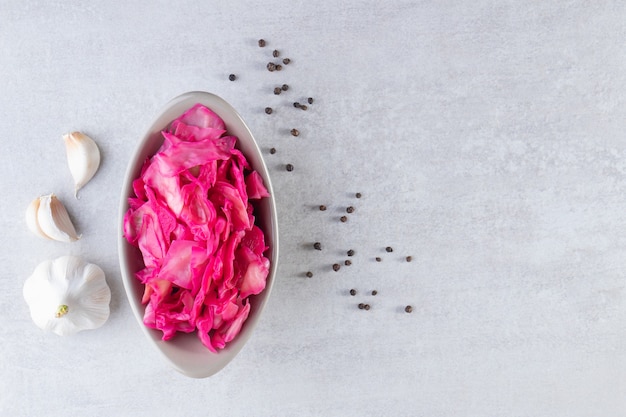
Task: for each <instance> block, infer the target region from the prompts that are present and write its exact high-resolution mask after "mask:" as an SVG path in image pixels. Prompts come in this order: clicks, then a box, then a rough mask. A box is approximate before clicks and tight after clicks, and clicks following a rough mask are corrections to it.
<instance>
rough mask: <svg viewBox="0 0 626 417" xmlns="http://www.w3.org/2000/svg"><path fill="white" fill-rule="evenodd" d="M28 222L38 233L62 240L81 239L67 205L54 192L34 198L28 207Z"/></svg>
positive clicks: (31, 228)
mask: <svg viewBox="0 0 626 417" xmlns="http://www.w3.org/2000/svg"><path fill="white" fill-rule="evenodd" d="M26 224H27V225H28V228H29V229H30V230H32V231H33V233H35V234H36V235H39V236H41V237H45V238H48V239H53V240H58V241H60V242H74V241H75V240H78V239H80V236H79V235H78V234H77V233H76V229H75V228H74V224H73V223H72V220H71V219H70V216H69V214H68V212H67V210H66V209H65V206H64V205H63V203H62V202H61V200H59V199H58V198H57V196H55V195H54V194H48V195H44V196H41V197H38V198H36V199H35V200H33V202H32V203H30V205H29V206H28V208H27V209H26Z"/></svg>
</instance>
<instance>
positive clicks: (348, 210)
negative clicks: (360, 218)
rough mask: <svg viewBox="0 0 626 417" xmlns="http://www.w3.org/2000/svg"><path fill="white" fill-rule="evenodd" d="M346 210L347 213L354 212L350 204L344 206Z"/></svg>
mask: <svg viewBox="0 0 626 417" xmlns="http://www.w3.org/2000/svg"><path fill="white" fill-rule="evenodd" d="M346 211H347V212H348V213H354V207H352V206H350V207H348V208H346Z"/></svg>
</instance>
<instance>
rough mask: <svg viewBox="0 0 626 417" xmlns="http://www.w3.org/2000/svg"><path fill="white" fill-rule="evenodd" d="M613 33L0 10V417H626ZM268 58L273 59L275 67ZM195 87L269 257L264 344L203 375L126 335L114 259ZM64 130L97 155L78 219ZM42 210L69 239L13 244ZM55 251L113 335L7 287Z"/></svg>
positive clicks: (164, 10)
mask: <svg viewBox="0 0 626 417" xmlns="http://www.w3.org/2000/svg"><path fill="white" fill-rule="evenodd" d="M212 3H215V4H212ZM625 22H626V5H625V4H624V3H623V2H619V1H594V2H588V1H553V2H542V1H526V2H521V1H520V2H513V1H507V2H494V1H486V0H478V1H456V2H453V1H438V2H436V1H432V2H427V1H403V2H401V1H393V2H375V1H356V0H349V1H346V2H341V5H333V4H331V3H330V2H328V5H323V4H319V3H318V4H316V3H315V2H302V1H296V2H287V1H280V0H270V1H267V2H261V3H260V2H251V1H248V2H247V1H231V2H221V3H217V2H197V1H195V2H193V1H176V2H174V1H158V2H148V1H137V2H122V1H111V2H104V1H95V2H77V1H66V2H61V1H50V2H37V1H30V0H29V1H8V0H4V1H2V3H0V52H1V55H0V80H2V89H1V91H2V94H1V95H0V114H1V115H2V116H1V120H2V133H1V134H0V138H1V139H0V141H1V144H2V150H1V152H0V178H2V190H3V197H2V198H1V199H0V222H1V226H2V230H3V231H4V234H3V236H4V238H5V243H4V245H3V246H2V247H3V249H4V250H2V251H1V252H0V263H1V264H2V265H3V267H2V274H0V277H1V278H0V279H1V280H2V283H3V291H2V292H1V294H0V311H1V312H2V314H0V324H1V325H2V329H3V332H2V336H1V337H0V358H1V360H0V393H1V395H0V410H1V413H0V414H2V415H12V416H39V415H46V416H64V417H69V416H86V415H90V416H165V415H187V416H205V415H216V416H218V415H228V416H244V415H246V416H248V415H258V416H281V417H286V416H322V415H323V416H353V415H354V416H383V415H389V416H428V417H438V416H442V417H443V416H447V417H449V416H482V417H484V416H494V417H495V416H498V417H500V416H533V417H537V416H546V417H548V416H549V417H557V416H567V417H583V416H589V417H591V416H594V417H595V416H616V417H617V416H623V415H624V414H625V413H626V396H625V395H624V393H625V392H624V391H625V389H626V326H625V323H626V302H625V300H626V298H625V297H626V291H625V284H624V278H625V272H624V271H625V270H626V258H625V257H624V253H625V251H626V238H625V237H624V236H625V233H624V230H625V229H626V197H625V195H624V192H625V191H626V137H625V135H624V127H625V124H626V123H625V122H626V103H625V101H626V57H625V54H626V52H625V49H624V40H625V39H626V24H625ZM261 37H263V38H265V39H266V40H267V47H266V48H264V49H261V48H259V47H258V46H257V45H256V41H257V39H258V38H261ZM275 48H276V49H278V50H280V52H281V58H282V57H289V58H291V60H292V62H291V64H289V65H287V66H284V68H283V71H281V72H274V73H269V72H268V71H266V70H265V69H264V68H265V64H266V63H267V62H268V61H270V60H271V59H272V57H271V51H272V50H273V49H275ZM230 73H235V74H237V76H238V79H237V80H236V81H235V82H230V81H228V74H230ZM283 83H287V84H289V85H290V87H291V88H290V89H289V90H288V91H287V92H284V93H283V94H281V95H280V96H275V95H273V93H272V90H273V88H274V87H275V86H277V85H281V84H283ZM190 90H206V91H211V92H213V93H216V94H218V95H220V96H222V97H223V98H225V99H226V100H228V101H229V102H231V104H233V105H234V106H235V107H236V108H237V109H238V110H239V111H240V113H241V115H242V116H243V118H244V119H245V120H246V121H247V123H248V124H249V125H250V127H251V129H252V130H253V132H254V134H255V136H256V138H257V140H258V141H259V144H260V145H261V147H262V148H263V149H264V151H265V153H266V155H267V157H266V162H267V163H268V166H269V167H270V169H271V171H272V180H273V184H274V188H275V194H276V200H277V203H278V208H279V216H280V228H281V239H282V245H281V260H280V270H279V275H278V279H277V281H276V284H275V286H274V290H273V293H272V297H271V299H270V302H269V304H268V307H267V309H266V311H265V315H264V317H263V318H262V320H261V323H260V325H259V327H258V328H257V330H256V332H255V334H254V336H253V337H252V339H251V340H250V342H249V343H248V345H247V346H246V347H245V348H244V349H243V351H242V352H241V353H240V355H239V356H238V357H237V358H236V359H235V361H234V362H232V363H231V364H230V365H229V366H227V367H226V368H225V369H224V370H223V371H222V372H220V373H219V374H217V375H216V376H214V377H212V378H209V379H205V380H193V379H188V378H186V377H183V376H181V375H179V374H177V373H176V372H175V371H173V370H171V369H170V368H168V367H167V365H166V364H165V362H164V361H162V360H161V358H160V357H159V356H158V354H157V352H156V351H154V350H153V349H152V348H151V346H150V345H149V344H148V343H147V341H146V340H144V336H143V334H142V332H141V331H140V328H139V325H138V324H137V323H136V322H135V320H134V318H133V316H132V313H131V311H130V307H129V305H128V302H127V300H126V298H125V293H124V289H123V286H122V283H121V277H120V273H119V267H118V260H117V248H116V240H117V237H118V235H119V234H120V233H121V231H120V228H119V224H118V212H117V210H118V205H119V198H120V188H121V184H122V179H123V175H124V170H125V168H126V164H127V163H128V158H129V154H130V153H131V152H132V150H133V149H134V147H135V144H136V142H137V141H138V138H139V137H141V135H142V134H143V132H144V129H145V128H146V127H147V126H148V125H149V124H150V122H151V121H152V118H153V117H154V115H156V113H157V112H158V110H159V109H160V108H161V107H162V106H163V105H164V104H165V103H166V102H167V101H168V100H169V99H171V98H173V97H174V96H177V95H178V94H181V93H183V92H185V91H190ZM309 96H312V97H314V98H315V102H314V103H313V104H312V105H310V106H309V109H308V110H307V111H306V112H304V111H301V110H298V109H295V108H293V107H292V106H291V103H292V102H293V101H300V102H302V101H303V100H304V99H305V98H306V97H309ZM266 106H271V107H273V108H274V110H275V111H274V113H273V114H272V115H269V116H268V115H266V114H265V113H264V111H263V109H264V108H265V107H266ZM294 127H295V128H298V129H299V130H300V132H301V134H300V136H299V137H298V138H293V137H291V136H290V135H289V133H288V131H289V130H290V129H291V128H294ZM70 130H82V131H84V132H85V133H88V134H89V135H91V136H92V137H93V138H94V139H96V140H97V141H98V143H99V145H100V148H101V150H102V155H103V160H102V166H101V169H100V171H99V172H98V174H97V175H96V177H95V178H94V179H93V180H92V182H91V183H89V184H88V185H87V186H86V187H85V188H84V190H83V191H82V192H81V193H80V199H79V200H75V199H74V198H73V189H72V180H71V177H70V174H69V170H68V168H67V166H66V162H65V154H64V149H63V144H62V141H61V135H62V134H63V133H66V132H67V131H70ZM270 147H276V149H277V153H276V154H275V155H270V154H269V152H268V149H269V148H270ZM286 163H292V164H293V165H294V166H295V169H294V171H293V172H286V171H285V170H284V165H285V164H286ZM50 192H54V193H56V194H57V195H58V196H59V197H60V198H61V199H62V200H63V201H64V202H65V203H66V206H67V208H68V210H69V212H70V214H71V215H72V217H73V218H74V220H75V224H76V226H77V229H78V230H79V231H80V233H82V234H83V238H82V239H81V240H80V241H79V242H76V243H73V244H61V243H54V242H48V241H43V240H41V239H39V238H37V237H36V236H34V235H32V234H31V233H30V232H29V231H28V230H27V228H26V225H25V222H24V212H25V209H26V206H27V205H28V203H29V202H30V201H31V200H32V199H33V198H35V197H36V196H38V195H41V194H47V193H50ZM355 192H362V193H363V197H362V198H361V199H359V200H357V199H355V198H354V197H353V195H354V193H355ZM319 204H325V205H327V206H328V210H327V211H325V212H320V211H319V210H317V209H316V207H317V206H318V205H319ZM348 205H353V206H354V207H355V208H356V211H355V212H354V213H352V214H349V215H348V216H349V221H348V222H346V223H341V222H340V221H339V220H338V218H339V217H340V216H341V215H342V213H343V212H344V210H345V207H347V206H348ZM315 241H321V242H323V244H324V250H323V251H322V252H319V251H315V250H312V248H311V245H312V243H313V242H315ZM388 245H390V246H392V247H393V248H394V251H393V252H392V253H387V252H385V250H384V248H385V247H386V246H388ZM351 248H352V249H354V250H355V251H356V254H355V256H354V257H353V258H351V259H352V262H353V264H352V265H351V266H342V268H341V270H340V271H338V272H334V271H332V267H331V265H332V264H333V263H335V262H341V263H343V261H344V260H345V259H347V257H346V256H345V251H346V250H348V249H351ZM65 254H74V255H80V256H82V257H84V258H85V259H87V260H89V261H91V262H94V263H97V264H99V265H100V266H101V267H102V268H103V269H104V270H105V272H106V274H107V280H108V283H109V285H110V286H111V289H112V293H113V298H112V302H111V308H112V314H111V317H110V319H109V321H108V322H107V324H106V325H105V326H104V327H102V328H100V329H97V330H93V331H86V332H83V333H80V334H78V335H76V336H73V337H68V338H60V337H57V336H55V335H52V334H44V333H43V332H41V331H40V330H39V329H38V328H37V327H35V325H34V324H33V323H32V322H31V320H30V317H29V313H28V308H27V306H26V304H25V302H24V301H23V298H22V285H23V282H24V280H25V279H26V277H28V276H29V275H30V273H31V272H32V270H33V269H34V268H35V266H36V265H37V264H38V263H39V262H41V261H43V260H45V259H51V258H54V257H57V256H61V255H65ZM407 255H411V256H412V257H413V261H412V262H411V263H407V262H405V261H404V257H405V256H407ZM377 256H380V257H381V258H382V259H383V261H382V262H380V263H377V262H375V261H374V258H375V257H377ZM308 270H311V271H312V272H313V273H314V277H313V278H310V279H308V278H305V277H304V273H305V272H306V271H308ZM350 288H355V289H357V290H358V294H357V295H356V296H354V297H352V296H350V295H349V294H348V291H349V289H350ZM373 289H376V290H378V295H376V296H375V297H373V296H371V295H368V292H369V291H371V290H373ZM359 302H365V303H369V304H370V305H371V306H372V308H371V310H369V311H361V310H358V309H357V307H356V305H357V304H358V303H359ZM407 304H411V305H412V306H413V308H414V310H413V313H411V314H406V313H404V312H403V308H404V306H405V305H407Z"/></svg>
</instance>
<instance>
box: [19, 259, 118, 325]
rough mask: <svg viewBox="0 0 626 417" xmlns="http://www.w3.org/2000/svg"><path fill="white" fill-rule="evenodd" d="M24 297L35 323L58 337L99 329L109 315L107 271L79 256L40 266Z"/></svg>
mask: <svg viewBox="0 0 626 417" xmlns="http://www.w3.org/2000/svg"><path fill="white" fill-rule="evenodd" d="M23 294H24V299H25V300H26V303H27V304H28V306H29V308H30V315H31V318H32V319H33V321H34V322H35V324H36V325H37V326H38V327H40V328H41V329H43V330H44V331H47V332H53V333H56V334H58V335H59V336H68V335H72V334H74V333H77V332H79V331H81V330H87V329H95V328H98V327H100V326H102V325H103V324H104V323H105V322H106V321H107V320H108V318H109V315H110V309H109V303H110V302H111V290H110V288H109V286H108V285H107V283H106V279H105V276H104V272H103V271H102V269H101V268H100V267H98V266H97V265H95V264H91V263H87V262H85V261H84V260H82V259H81V258H78V257H76V256H62V257H60V258H57V259H55V260H52V261H44V262H42V263H40V264H39V265H38V266H37V267H36V268H35V271H34V272H33V274H32V275H31V276H30V277H28V279H26V282H24V289H23Z"/></svg>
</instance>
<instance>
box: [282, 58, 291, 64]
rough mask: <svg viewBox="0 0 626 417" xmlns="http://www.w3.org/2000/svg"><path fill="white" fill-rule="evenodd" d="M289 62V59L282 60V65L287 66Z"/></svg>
mask: <svg viewBox="0 0 626 417" xmlns="http://www.w3.org/2000/svg"><path fill="white" fill-rule="evenodd" d="M290 62H291V59H289V58H285V59H283V64H285V65H289V63H290Z"/></svg>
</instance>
